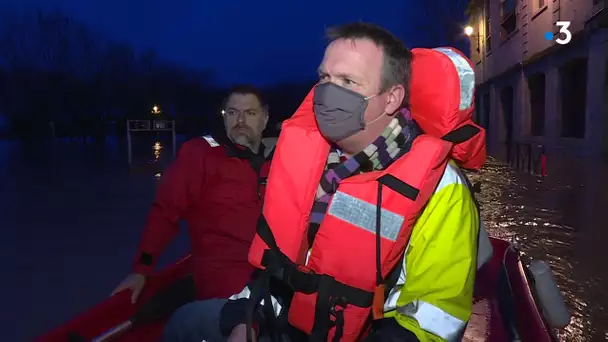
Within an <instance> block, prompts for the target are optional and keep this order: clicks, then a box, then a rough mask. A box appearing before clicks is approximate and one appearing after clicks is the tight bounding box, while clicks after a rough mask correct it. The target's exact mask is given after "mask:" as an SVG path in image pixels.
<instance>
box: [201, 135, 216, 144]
mask: <svg viewBox="0 0 608 342" xmlns="http://www.w3.org/2000/svg"><path fill="white" fill-rule="evenodd" d="M202 138H203V139H205V140H206V141H207V143H208V144H209V145H210V146H211V147H218V146H220V144H218V142H217V141H215V139H213V137H212V136H210V135H203V136H202Z"/></svg>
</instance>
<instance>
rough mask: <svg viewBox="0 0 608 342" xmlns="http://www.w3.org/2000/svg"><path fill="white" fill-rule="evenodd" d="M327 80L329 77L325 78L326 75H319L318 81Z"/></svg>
mask: <svg viewBox="0 0 608 342" xmlns="http://www.w3.org/2000/svg"><path fill="white" fill-rule="evenodd" d="M328 78H329V76H327V75H319V80H321V81H325V80H327V79H328Z"/></svg>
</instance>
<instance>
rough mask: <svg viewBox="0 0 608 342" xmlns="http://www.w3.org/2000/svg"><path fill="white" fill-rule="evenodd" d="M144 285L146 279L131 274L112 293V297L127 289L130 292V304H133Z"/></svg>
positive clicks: (140, 275)
mask: <svg viewBox="0 0 608 342" xmlns="http://www.w3.org/2000/svg"><path fill="white" fill-rule="evenodd" d="M145 284H146V277H145V276H144V275H143V274H139V273H132V274H129V275H128V276H127V277H126V278H125V280H123V281H122V282H121V283H120V284H119V285H118V287H116V289H114V291H113V292H112V296H113V295H115V294H116V293H118V292H120V291H123V290H126V289H129V290H131V303H135V302H136V301H137V298H139V295H140V294H141V290H143V288H144V285H145Z"/></svg>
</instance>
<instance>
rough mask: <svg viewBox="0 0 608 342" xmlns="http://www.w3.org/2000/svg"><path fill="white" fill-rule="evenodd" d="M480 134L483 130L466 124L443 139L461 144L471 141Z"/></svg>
mask: <svg viewBox="0 0 608 342" xmlns="http://www.w3.org/2000/svg"><path fill="white" fill-rule="evenodd" d="M479 132H481V129H479V128H478V127H475V126H473V125H471V124H466V125H464V126H462V127H459V128H457V129H455V130H453V131H451V132H450V133H448V134H446V135H444V136H443V138H441V139H443V140H445V141H449V142H451V143H454V144H460V143H463V142H465V141H467V140H469V139H471V138H472V137H474V136H475V135H476V134H477V133H479Z"/></svg>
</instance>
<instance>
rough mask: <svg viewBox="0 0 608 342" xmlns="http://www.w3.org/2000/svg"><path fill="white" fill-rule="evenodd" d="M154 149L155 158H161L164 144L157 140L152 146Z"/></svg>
mask: <svg viewBox="0 0 608 342" xmlns="http://www.w3.org/2000/svg"><path fill="white" fill-rule="evenodd" d="M152 149H153V150H154V159H155V160H158V159H160V150H162V149H163V145H161V144H160V142H158V141H157V142H155V143H154V146H153V147H152Z"/></svg>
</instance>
